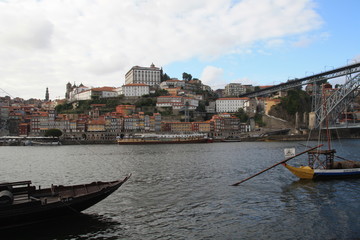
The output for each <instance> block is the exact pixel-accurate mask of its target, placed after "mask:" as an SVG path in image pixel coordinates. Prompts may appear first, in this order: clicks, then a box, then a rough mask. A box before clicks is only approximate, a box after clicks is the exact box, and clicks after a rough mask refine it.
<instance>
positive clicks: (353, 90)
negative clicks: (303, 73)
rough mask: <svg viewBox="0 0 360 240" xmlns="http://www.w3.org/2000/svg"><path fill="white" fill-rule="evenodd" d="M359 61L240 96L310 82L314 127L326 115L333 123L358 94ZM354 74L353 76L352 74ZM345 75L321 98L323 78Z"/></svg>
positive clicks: (268, 91)
mask: <svg viewBox="0 0 360 240" xmlns="http://www.w3.org/2000/svg"><path fill="white" fill-rule="evenodd" d="M359 73H360V63H355V64H351V65H347V66H345V67H340V68H337V69H333V70H330V71H326V72H322V73H319V74H315V75H312V76H307V77H304V78H301V79H293V80H289V81H288V82H286V83H282V84H279V85H276V86H272V87H269V88H265V89H262V90H259V91H256V92H251V93H246V94H242V95H240V97H250V98H251V97H259V96H265V95H270V94H272V93H275V92H279V91H285V90H289V89H292V88H296V87H299V86H303V85H307V84H311V85H312V86H313V96H312V106H311V110H312V111H313V112H314V113H315V128H319V127H321V124H322V123H323V122H324V120H325V119H326V117H327V116H329V119H330V122H331V123H334V121H336V119H337V118H338V116H339V114H340V113H341V112H342V111H344V110H346V109H347V107H348V106H349V105H350V104H351V103H352V102H353V100H354V98H355V97H356V96H357V95H358V94H359V91H357V89H358V88H359V85H360V74H359ZM354 75H355V76H354ZM343 76H344V77H346V81H345V84H343V85H342V86H341V87H340V88H338V89H337V90H336V91H335V92H334V93H333V94H332V95H330V96H328V97H327V98H326V100H325V101H323V99H322V97H321V96H322V93H321V88H320V84H321V82H324V81H325V80H329V79H333V78H338V77H343Z"/></svg>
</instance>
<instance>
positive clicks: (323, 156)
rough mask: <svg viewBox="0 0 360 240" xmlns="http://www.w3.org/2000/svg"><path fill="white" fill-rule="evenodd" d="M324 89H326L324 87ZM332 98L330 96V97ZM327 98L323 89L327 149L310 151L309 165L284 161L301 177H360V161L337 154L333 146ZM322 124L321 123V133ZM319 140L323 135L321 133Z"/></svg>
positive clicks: (288, 167) (287, 166)
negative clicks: (291, 163)
mask: <svg viewBox="0 0 360 240" xmlns="http://www.w3.org/2000/svg"><path fill="white" fill-rule="evenodd" d="M323 90H324V89H323ZM329 99H330V98H329ZM329 99H327V98H326V96H325V91H323V98H322V104H321V107H322V109H321V110H322V112H323V114H324V115H325V116H326V117H325V119H324V123H325V128H324V129H325V130H326V138H325V139H326V142H327V149H325V150H323V149H320V148H317V149H314V150H312V151H308V166H300V167H294V166H290V165H288V164H286V162H284V163H283V166H285V167H286V168H287V169H288V170H289V171H290V172H292V173H293V174H294V175H295V176H297V177H299V178H300V179H313V180H321V179H338V178H358V177H360V162H359V161H352V160H347V159H345V158H343V157H340V156H335V153H336V150H335V149H333V148H332V147H331V134H330V129H329V112H328V111H327V110H328V107H327V106H328V104H327V102H329V101H330V100H329ZM321 124H322V123H320V124H319V127H320V131H319V133H321ZM319 140H321V136H320V134H319ZM335 157H336V158H339V159H341V160H342V161H335V160H334V159H335Z"/></svg>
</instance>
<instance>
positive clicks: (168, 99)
mask: <svg viewBox="0 0 360 240" xmlns="http://www.w3.org/2000/svg"><path fill="white" fill-rule="evenodd" d="M198 106H199V100H197V99H194V98H190V97H183V96H160V97H158V98H157V103H156V107H172V108H173V109H177V110H181V109H184V108H185V107H186V108H188V109H189V110H195V109H196V108H197V107H198Z"/></svg>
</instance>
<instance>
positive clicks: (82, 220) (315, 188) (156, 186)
mask: <svg viewBox="0 0 360 240" xmlns="http://www.w3.org/2000/svg"><path fill="white" fill-rule="evenodd" d="M301 144H304V142H233V143H211V144H183V145H137V146H130V145H127V146H119V145H80V146H79V145H78V146H48V147H46V146H33V147H31V146H29V147H15V146H13V147H0V152H1V154H0V166H1V167H0V182H3V181H22V180H32V182H33V184H35V185H41V186H42V187H48V186H50V185H51V184H52V183H53V184H62V185H68V184H79V183H88V182H92V181H110V180H114V179H119V178H123V177H125V176H126V175H127V174H128V173H132V177H131V178H130V179H129V181H128V182H126V183H125V184H124V185H123V186H122V187H121V188H120V189H119V190H117V191H116V192H115V193H114V194H112V195H111V196H109V197H108V198H107V199H105V200H103V201H102V202H100V203H98V204H97V205H95V206H93V207H91V208H90V209H88V210H86V211H85V212H84V213H85V214H83V215H80V216H77V217H74V218H64V219H60V220H58V221H47V222H46V223H42V224H38V225H33V226H30V227H26V228H23V229H21V230H11V231H7V232H6V233H2V234H3V236H4V234H6V235H9V236H8V237H10V238H7V239H36V240H45V239H46V240H47V239H69V240H70V239H72V240H73V239H197V240H198V239H322V240H323V239H349V240H350V239H360V221H359V215H360V201H359V200H360V197H359V196H360V179H353V180H332V181H315V182H314V181H300V180H298V179H297V178H296V177H295V176H293V175H292V174H291V173H290V172H288V171H287V170H286V169H285V168H284V167H282V166H278V167H275V168H273V169H271V170H269V171H267V172H265V173H264V174H261V175H259V176H257V177H255V178H253V179H251V180H249V181H247V182H245V183H243V184H241V185H239V186H238V187H233V186H230V185H231V184H232V183H235V182H237V181H240V180H242V179H244V178H246V177H248V176H250V175H252V174H254V173H256V172H258V171H260V170H262V169H265V168H267V167H269V166H271V165H273V164H274V163H276V162H279V161H281V160H283V159H284V156H283V155H284V152H283V149H284V148H285V147H296V150H297V153H299V152H301V151H303V150H304V147H303V146H301ZM315 144H316V143H313V144H312V145H315ZM334 146H335V147H336V149H337V154H338V155H339V156H342V157H344V158H353V159H354V157H355V159H354V160H359V153H360V140H345V141H342V143H340V142H335V143H334ZM356 158H357V159H356ZM296 161H297V160H292V161H290V163H296ZM303 163H304V164H305V161H304V162H303ZM1 239H3V237H1Z"/></svg>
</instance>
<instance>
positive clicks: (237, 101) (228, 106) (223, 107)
mask: <svg viewBox="0 0 360 240" xmlns="http://www.w3.org/2000/svg"><path fill="white" fill-rule="evenodd" d="M248 101H249V98H219V99H217V100H216V112H218V113H225V112H228V113H231V112H237V111H238V110H239V108H245V106H246V103H247V102H248Z"/></svg>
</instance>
